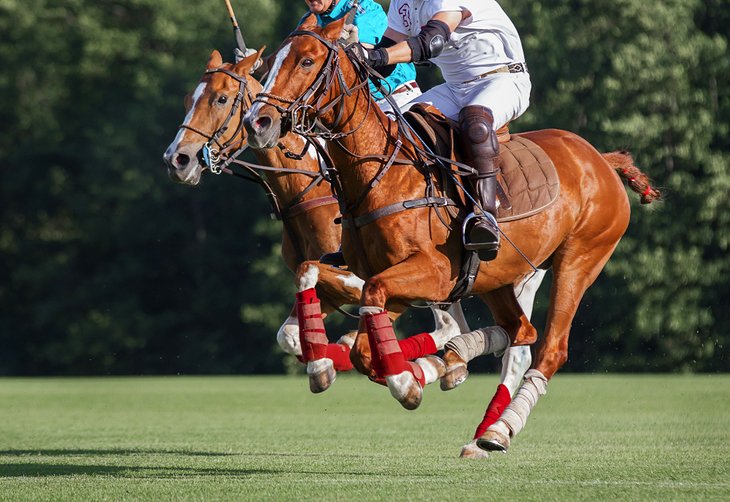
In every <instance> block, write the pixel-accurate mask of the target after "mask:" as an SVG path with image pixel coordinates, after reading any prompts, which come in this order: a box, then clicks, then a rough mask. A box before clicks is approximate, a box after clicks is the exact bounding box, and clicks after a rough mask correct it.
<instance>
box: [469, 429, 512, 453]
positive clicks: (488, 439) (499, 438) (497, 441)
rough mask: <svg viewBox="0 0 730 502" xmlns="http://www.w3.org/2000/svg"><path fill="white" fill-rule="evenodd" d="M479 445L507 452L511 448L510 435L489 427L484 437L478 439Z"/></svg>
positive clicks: (487, 448) (490, 449) (483, 448)
mask: <svg viewBox="0 0 730 502" xmlns="http://www.w3.org/2000/svg"><path fill="white" fill-rule="evenodd" d="M476 444H477V446H478V447H479V448H481V449H482V450H485V451H499V452H502V453H506V452H507V448H509V435H505V434H502V433H501V432H499V431H495V430H493V429H487V431H486V432H485V433H484V434H482V437H480V438H479V439H477V442H476Z"/></svg>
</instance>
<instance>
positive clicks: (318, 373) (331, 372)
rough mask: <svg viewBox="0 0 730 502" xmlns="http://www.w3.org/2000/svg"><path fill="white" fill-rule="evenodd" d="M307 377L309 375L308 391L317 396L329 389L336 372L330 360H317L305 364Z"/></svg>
mask: <svg viewBox="0 0 730 502" xmlns="http://www.w3.org/2000/svg"><path fill="white" fill-rule="evenodd" d="M307 375H309V390H311V391H312V392H313V393H315V394H318V393H320V392H324V391H326V390H327V389H329V388H330V385H332V383H333V382H334V381H335V378H337V371H335V366H334V363H333V362H332V359H317V360H316V361H309V362H308V363H307Z"/></svg>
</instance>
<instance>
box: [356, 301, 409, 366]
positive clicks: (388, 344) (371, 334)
mask: <svg viewBox="0 0 730 502" xmlns="http://www.w3.org/2000/svg"><path fill="white" fill-rule="evenodd" d="M365 326H366V328H367V330H368V341H369V342H370V350H371V351H372V352H373V363H375V362H376V360H377V357H378V356H379V358H380V361H379V362H380V364H379V366H380V368H376V367H374V368H373V369H375V370H376V372H377V373H378V376H380V377H387V376H390V375H398V374H400V373H403V372H404V371H409V370H410V367H409V366H408V364H407V363H406V359H405V358H404V357H403V353H402V352H401V350H400V345H398V339H397V338H396V337H395V331H393V323H392V322H391V321H390V318H389V317H388V313H387V312H385V311H383V312H380V313H378V314H367V315H365ZM376 354H377V355H376Z"/></svg>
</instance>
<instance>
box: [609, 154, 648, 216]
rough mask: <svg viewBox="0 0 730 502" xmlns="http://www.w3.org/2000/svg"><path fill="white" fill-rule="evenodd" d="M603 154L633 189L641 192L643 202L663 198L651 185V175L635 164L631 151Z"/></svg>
mask: <svg viewBox="0 0 730 502" xmlns="http://www.w3.org/2000/svg"><path fill="white" fill-rule="evenodd" d="M602 155H603V158H604V159H606V162H608V164H609V165H610V166H611V167H613V168H614V169H615V170H616V172H617V173H618V175H619V176H621V177H622V178H623V179H625V180H628V182H629V187H630V188H631V190H633V191H634V192H636V193H638V194H641V203H642V204H649V203H650V202H652V201H655V200H659V199H661V197H662V194H661V192H660V191H659V190H658V189H656V188H654V187H653V186H651V181H650V180H649V177H648V176H647V175H646V174H644V173H643V172H641V169H639V168H638V167H636V166H635V165H634V159H633V158H632V157H631V154H630V153H629V152H627V151H623V150H621V151H616V152H609V153H604V154H602Z"/></svg>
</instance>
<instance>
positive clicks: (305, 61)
mask: <svg viewBox="0 0 730 502" xmlns="http://www.w3.org/2000/svg"><path fill="white" fill-rule="evenodd" d="M313 64H314V61H313V60H311V59H310V58H304V59H302V62H301V65H302V66H303V67H304V68H309V67H310V66H312V65H313Z"/></svg>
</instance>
